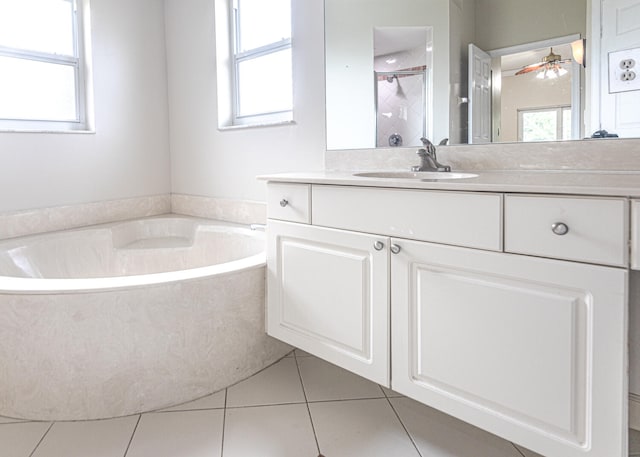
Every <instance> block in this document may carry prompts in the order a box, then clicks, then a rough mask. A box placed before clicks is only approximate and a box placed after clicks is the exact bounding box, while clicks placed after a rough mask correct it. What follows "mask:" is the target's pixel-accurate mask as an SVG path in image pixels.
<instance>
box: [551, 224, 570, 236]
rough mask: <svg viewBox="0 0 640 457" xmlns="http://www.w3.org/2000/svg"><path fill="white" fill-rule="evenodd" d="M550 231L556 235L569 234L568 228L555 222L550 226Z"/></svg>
mask: <svg viewBox="0 0 640 457" xmlns="http://www.w3.org/2000/svg"><path fill="white" fill-rule="evenodd" d="M551 231H552V232H553V233H555V234H556V235H561V236H562V235H566V234H567V233H569V226H568V225H567V224H565V223H564V222H556V223H554V224H551Z"/></svg>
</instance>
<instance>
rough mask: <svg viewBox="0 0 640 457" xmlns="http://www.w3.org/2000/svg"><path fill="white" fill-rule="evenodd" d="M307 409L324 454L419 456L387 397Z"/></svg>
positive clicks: (335, 456) (344, 456)
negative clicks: (309, 411)
mask: <svg viewBox="0 0 640 457" xmlns="http://www.w3.org/2000/svg"><path fill="white" fill-rule="evenodd" d="M309 408H310V410H311V417H312V419H313V424H314V427H315V430H316V435H317V436H318V444H319V445H320V451H321V452H322V454H323V455H325V456H327V457H354V456H367V457H389V456H393V457H418V456H419V455H420V454H418V451H417V450H416V448H415V446H414V445H413V443H412V442H411V439H410V438H409V436H408V435H407V432H406V431H405V430H404V428H403V427H402V424H401V423H400V421H399V420H398V418H397V417H396V415H395V413H394V412H393V409H392V408H391V407H390V406H389V402H388V401H387V400H386V399H373V400H351V401H336V402H322V403H311V404H309ZM425 455H427V454H425ZM429 457H431V456H429Z"/></svg>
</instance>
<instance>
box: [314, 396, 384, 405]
mask: <svg viewBox="0 0 640 457" xmlns="http://www.w3.org/2000/svg"><path fill="white" fill-rule="evenodd" d="M386 398H387V397H385V396H382V397H361V398H336V399H329V400H311V401H309V402H307V403H311V404H314V403H335V402H340V401H360V400H385V399H386Z"/></svg>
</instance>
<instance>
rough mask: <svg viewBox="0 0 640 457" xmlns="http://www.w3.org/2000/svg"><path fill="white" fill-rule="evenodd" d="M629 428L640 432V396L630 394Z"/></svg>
mask: <svg viewBox="0 0 640 457" xmlns="http://www.w3.org/2000/svg"><path fill="white" fill-rule="evenodd" d="M629 428H632V429H634V430H639V431H640V395H636V394H629Z"/></svg>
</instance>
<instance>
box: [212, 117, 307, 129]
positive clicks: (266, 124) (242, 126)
mask: <svg viewBox="0 0 640 457" xmlns="http://www.w3.org/2000/svg"><path fill="white" fill-rule="evenodd" d="M295 123H296V121H294V120H293V119H292V120H289V121H275V122H262V123H256V124H239V125H222V126H219V127H218V130H220V131H225V130H243V129H254V128H262V127H279V126H283V125H294V124H295Z"/></svg>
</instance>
